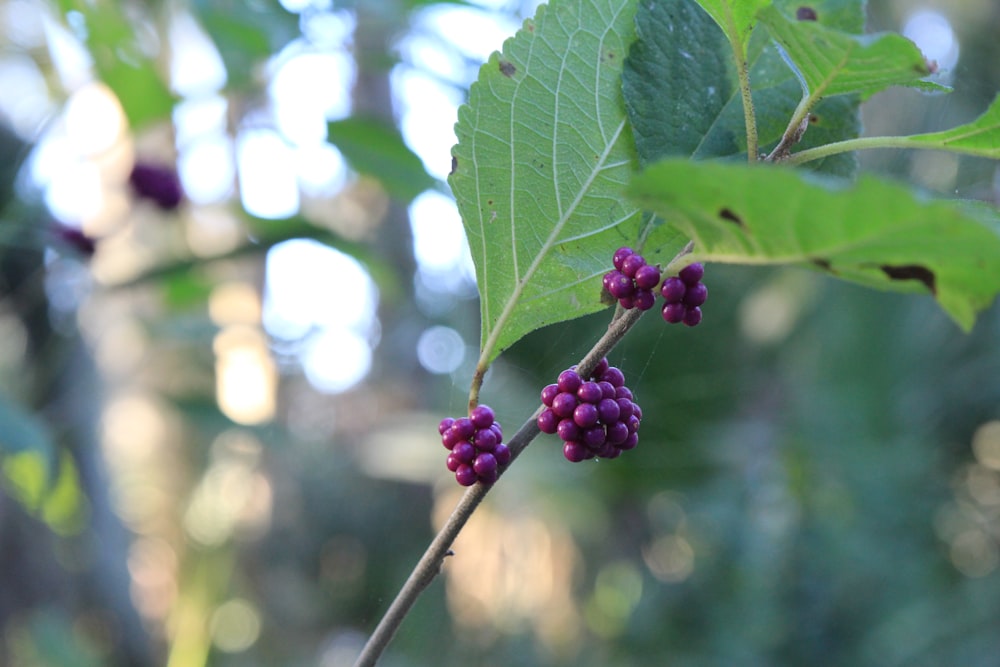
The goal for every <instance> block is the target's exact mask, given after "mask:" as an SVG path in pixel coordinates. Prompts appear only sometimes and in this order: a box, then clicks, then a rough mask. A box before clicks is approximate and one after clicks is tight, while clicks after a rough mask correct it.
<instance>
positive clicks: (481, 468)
mask: <svg viewBox="0 0 1000 667" xmlns="http://www.w3.org/2000/svg"><path fill="white" fill-rule="evenodd" d="M472 469H473V470H475V471H476V474H477V475H479V476H480V477H486V476H488V475H490V474H492V473H495V472H496V471H497V460H496V457H494V456H493V454H490V453H488V452H484V453H482V454H480V455H479V456H477V457H476V460H475V462H474V463H473V464H472Z"/></svg>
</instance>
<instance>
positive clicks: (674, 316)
mask: <svg viewBox="0 0 1000 667" xmlns="http://www.w3.org/2000/svg"><path fill="white" fill-rule="evenodd" d="M662 313H663V319H664V320H666V321H667V322H669V323H670V324H677V323H678V322H683V321H684V314H685V313H687V306H685V305H684V304H683V303H667V304H666V305H664V306H663V311H662Z"/></svg>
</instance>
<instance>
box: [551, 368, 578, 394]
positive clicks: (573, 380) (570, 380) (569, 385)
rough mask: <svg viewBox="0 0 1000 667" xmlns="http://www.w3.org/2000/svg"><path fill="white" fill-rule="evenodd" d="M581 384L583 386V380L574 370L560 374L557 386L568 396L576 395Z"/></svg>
mask: <svg viewBox="0 0 1000 667" xmlns="http://www.w3.org/2000/svg"><path fill="white" fill-rule="evenodd" d="M581 384H583V378H581V377H580V374H579V373H577V372H576V371H574V370H572V369H570V370H565V371H563V372H562V373H560V374H559V380H558V381H557V382H556V385H557V386H558V387H559V391H562V392H565V393H567V394H575V393H576V390H577V389H579V388H580V385H581Z"/></svg>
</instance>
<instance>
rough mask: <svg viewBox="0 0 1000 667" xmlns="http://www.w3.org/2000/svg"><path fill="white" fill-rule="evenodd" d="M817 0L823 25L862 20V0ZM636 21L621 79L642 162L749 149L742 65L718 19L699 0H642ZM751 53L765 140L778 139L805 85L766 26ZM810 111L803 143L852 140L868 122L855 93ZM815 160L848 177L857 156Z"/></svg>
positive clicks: (728, 154) (844, 25) (822, 168)
mask: <svg viewBox="0 0 1000 667" xmlns="http://www.w3.org/2000/svg"><path fill="white" fill-rule="evenodd" d="M781 4H782V6H785V5H787V4H789V3H788V2H782V3H781ZM813 6H814V7H815V8H816V10H817V11H818V13H819V20H820V21H821V22H825V23H824V24H825V25H830V26H832V27H834V28H840V29H845V30H851V29H855V28H858V27H859V26H860V25H862V23H863V18H864V12H863V10H862V8H861V2H859V1H858V0H823V1H822V2H816V3H813ZM636 28H637V39H636V42H635V44H634V45H633V47H632V49H631V50H630V51H629V56H628V60H627V61H626V65H625V71H624V72H623V75H622V83H623V91H624V96H625V102H626V106H627V109H628V113H629V119H630V120H631V122H632V125H633V131H634V134H635V140H636V147H637V149H638V153H639V158H640V161H641V162H642V163H643V164H648V163H650V162H655V161H656V160H659V159H661V158H663V157H666V156H669V155H684V156H691V157H692V158H694V159H699V160H700V159H708V158H715V157H735V156H740V155H745V153H746V134H745V125H744V118H743V105H742V100H741V97H740V91H739V87H738V84H737V78H736V71H735V66H734V64H733V59H732V56H731V54H730V53H729V50H728V49H727V48H726V40H725V37H724V35H723V34H722V32H721V31H720V30H719V28H718V26H716V25H715V22H714V21H713V20H712V18H711V17H710V16H709V15H708V14H706V13H705V12H704V11H702V9H701V8H700V7H699V6H698V5H697V4H696V3H695V1H694V0H676V1H673V2H653V3H642V5H641V6H640V7H639V10H638V13H637V15H636ZM748 62H749V65H750V80H751V83H752V84H753V89H754V92H753V96H754V105H755V108H756V115H757V132H758V138H759V141H760V145H761V147H767V146H769V145H773V144H774V143H776V142H777V141H778V140H779V139H780V138H781V135H782V133H783V132H784V131H785V128H786V127H787V125H788V122H789V119H790V118H791V116H792V113H793V112H794V111H795V109H796V106H797V105H798V103H799V101H800V99H801V90H800V87H799V84H798V81H797V80H796V78H795V76H794V74H793V73H792V71H791V70H789V68H788V67H787V66H786V65H785V63H784V61H783V59H782V57H781V56H780V55H779V53H778V50H777V48H776V47H775V46H774V45H773V43H772V41H771V39H770V37H769V35H768V33H767V30H766V29H758V30H757V31H755V33H754V35H753V38H752V39H751V41H750V47H749V52H748ZM811 120H812V121H813V122H812V123H810V126H809V130H808V131H807V132H806V134H805V136H804V138H803V140H802V141H801V142H800V144H799V145H800V146H801V147H803V148H808V147H810V146H815V145H821V144H826V143H831V142H835V141H841V140H845V139H851V138H854V137H857V136H858V134H859V133H860V131H861V126H860V121H859V119H858V101H857V99H856V98H855V97H853V96H844V97H841V98H836V99H831V100H825V101H824V102H822V103H821V104H820V105H819V106H818V107H817V108H816V109H815V110H814V113H813V115H812V117H811ZM744 159H745V157H744ZM811 167H812V168H813V169H816V170H819V171H823V172H827V173H832V174H837V175H842V176H848V175H851V174H853V172H854V170H855V167H856V161H855V159H854V157H853V156H852V155H843V154H842V155H835V156H832V157H830V158H827V159H825V160H824V161H822V162H819V161H818V162H817V163H815V164H812V165H811Z"/></svg>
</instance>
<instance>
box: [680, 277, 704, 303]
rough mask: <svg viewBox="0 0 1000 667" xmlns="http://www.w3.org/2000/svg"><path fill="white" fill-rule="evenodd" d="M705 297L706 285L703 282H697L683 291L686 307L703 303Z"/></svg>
mask: <svg viewBox="0 0 1000 667" xmlns="http://www.w3.org/2000/svg"><path fill="white" fill-rule="evenodd" d="M706 299H708V287H706V286H705V283H697V284H695V285H692V286H691V287H689V288H688V290H687V292H685V293H684V299H683V303H684V305H685V306H687V307H688V308H694V307H696V306H700V305H701V304H703V303H705V301H706Z"/></svg>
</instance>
